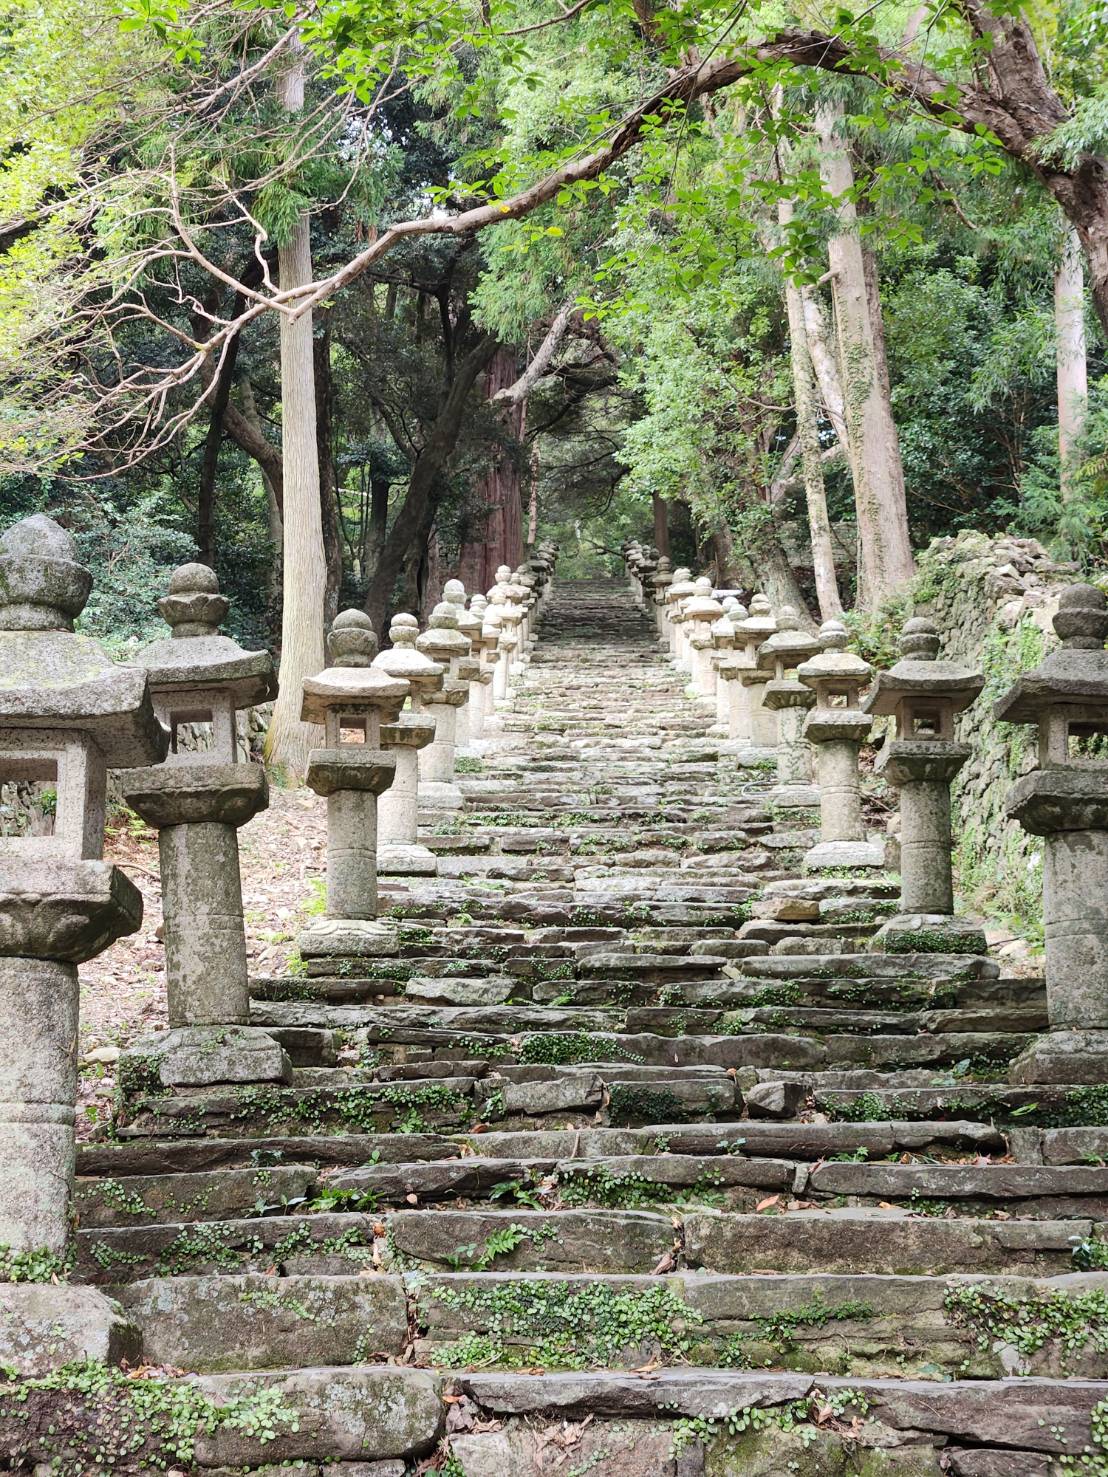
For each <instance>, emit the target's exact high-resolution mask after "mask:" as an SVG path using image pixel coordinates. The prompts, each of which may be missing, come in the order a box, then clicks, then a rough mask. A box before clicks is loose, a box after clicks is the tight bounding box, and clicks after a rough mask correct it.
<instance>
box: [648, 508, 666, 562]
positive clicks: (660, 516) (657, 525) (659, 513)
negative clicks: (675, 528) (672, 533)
mask: <svg viewBox="0 0 1108 1477" xmlns="http://www.w3.org/2000/svg"><path fill="white" fill-rule="evenodd" d="M651 504H652V507H653V512H654V547H655V548H656V549H657V550H658V553H659V554H664V555H665V556H666V558H667V559H668V558H669V509H668V508H667V507H666V500H665V498H664V497H659V496H658V494H657V493H656V492H655V493H652V494H651Z"/></svg>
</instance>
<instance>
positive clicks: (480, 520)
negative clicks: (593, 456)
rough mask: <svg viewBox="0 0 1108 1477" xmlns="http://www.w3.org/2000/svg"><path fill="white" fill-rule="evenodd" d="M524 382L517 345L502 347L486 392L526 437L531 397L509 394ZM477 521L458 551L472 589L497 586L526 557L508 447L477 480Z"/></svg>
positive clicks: (515, 432)
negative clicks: (505, 567)
mask: <svg viewBox="0 0 1108 1477" xmlns="http://www.w3.org/2000/svg"><path fill="white" fill-rule="evenodd" d="M518 382H519V362H518V359H517V356H516V354H515V352H514V350H512V349H506V348H498V349H497V350H496V353H495V354H494V355H493V357H492V362H491V363H490V364H489V367H488V373H487V374H486V375H485V394H486V396H487V397H488V399H489V400H490V401H491V402H492V403H493V404H494V405H497V406H498V407H499V409H500V414H501V416H502V417H503V419H504V423H505V426H506V429H507V430H508V432H509V434H510V435H511V436H513V437H514V438H515V439H516V440H517V441H518V440H520V439H522V435H523V426H524V418H525V416H526V403H527V402H526V399H514V398H508V397H509V396H510V395H511V392H512V389H513V387H514V386H515V385H516V384H517V383H518ZM476 493H477V502H478V508H477V512H476V522H475V526H474V527H473V530H472V535H471V536H470V537H467V538H466V540H465V541H464V543H463V544H462V547H461V550H460V552H459V555H458V578H459V579H461V580H462V581H463V582H464V584H465V587H466V589H467V590H479V591H486V590H489V589H491V587H492V584H493V581H494V579H495V578H496V570H497V567H498V566H499V565H501V564H510V565H511V566H512V568H513V569H514V568H515V567H516V565H517V564H518V563H519V561H520V559H521V558H522V557H523V540H522V526H521V524H522V508H521V502H520V499H521V496H522V490H521V486H520V476H519V469H518V468H517V467H516V465H515V464H514V462H513V461H512V460H511V459H510V457H509V456H508V454H507V452H506V451H505V452H502V453H500V454H499V455H498V456H497V458H496V460H495V461H494V462H493V464H492V465H491V466H490V467H489V468H488V470H487V471H486V472H485V473H484V475H483V476H482V477H481V479H480V481H479V482H478V484H477V489H476Z"/></svg>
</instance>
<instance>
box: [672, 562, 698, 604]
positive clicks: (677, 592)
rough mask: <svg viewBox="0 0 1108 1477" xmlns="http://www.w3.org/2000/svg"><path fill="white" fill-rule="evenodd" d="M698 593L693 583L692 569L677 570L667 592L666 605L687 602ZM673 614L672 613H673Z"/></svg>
mask: <svg viewBox="0 0 1108 1477" xmlns="http://www.w3.org/2000/svg"><path fill="white" fill-rule="evenodd" d="M695 593H696V585H695V584H694V583H693V578H692V570H691V569H684V568H681V569H675V570H674V571H673V579H672V580H671V581H670V583H669V587H668V588H667V590H666V604H667V605H676V604H677V602H678V601H680V600H685V599H687V598H688V596H690V595H694V594H695ZM671 613H672V612H671Z"/></svg>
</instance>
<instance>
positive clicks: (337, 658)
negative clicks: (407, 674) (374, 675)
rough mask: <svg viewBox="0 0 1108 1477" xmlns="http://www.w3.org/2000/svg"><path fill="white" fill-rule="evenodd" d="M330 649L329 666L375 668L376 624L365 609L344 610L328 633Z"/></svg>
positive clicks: (328, 651) (328, 655) (328, 653)
mask: <svg viewBox="0 0 1108 1477" xmlns="http://www.w3.org/2000/svg"><path fill="white" fill-rule="evenodd" d="M412 639H413V640H414V639H415V637H414V636H413V638H412ZM326 646H327V664H328V666H331V667H368V666H371V665H372V663H373V658H374V657H375V656H376V655H377V633H376V631H374V629H373V622H372V621H371V620H370V618H369V616H368V615H366V613H365V611H364V610H340V611H339V613H338V615H337V616H335V619H334V620H333V621H332V622H331V629H330V630H329V631H328V632H327V642H326Z"/></svg>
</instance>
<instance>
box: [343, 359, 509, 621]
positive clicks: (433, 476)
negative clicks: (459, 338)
mask: <svg viewBox="0 0 1108 1477" xmlns="http://www.w3.org/2000/svg"><path fill="white" fill-rule="evenodd" d="M496 348H497V344H496V339H495V337H494V336H493V335H492V334H484V335H482V337H481V338H480V339H479V340H478V342H477V344H476V345H475V346H474V348H472V349H471V350H470V351H469V353H468V354H466V355H465V357H464V358H463V359H462V360H461V362H460V363H459V364H458V366H457V368H456V369H455V372H454V379H453V382H452V383H451V385H450V388H449V390H448V391H447V393H446V397H445V399H444V400H443V403H442V406H441V408H440V410H439V413H438V416H437V417H436V419H435V423H434V425H433V426H432V427H431V430H430V432H429V433H428V435H427V439H426V441H425V442H424V444H423V446H422V448H421V450H420V452H419V455H418V456H417V457H416V459H415V463H414V465H413V467H412V472H411V476H410V478H409V479H408V490H407V492H406V493H405V495H404V501H403V503H402V504H401V505H400V508H399V510H398V512H397V514H396V517H395V518H394V519H393V524H392V527H391V528H390V529H389V531H388V535H387V537H386V538H385V542H384V545H383V547H382V549H381V554H380V558H379V559H378V561H377V567H376V569H375V570H374V571H373V578H372V579H371V580H370V582H369V589H368V590H367V592H366V599H365V608H366V613H367V614H368V615H369V618H370V620H371V621H372V622H373V624H374V627H375V628H376V629H377V630H381V629H382V627H383V625H384V621H385V617H386V615H387V614H388V613H389V611H390V607H391V602H392V599H393V594H394V591H395V589H396V586H397V581H398V580H399V579H400V577H401V574H402V573H403V574H406V577H407V578H408V584H407V585H406V587H405V592H404V593H405V595H406V596H409V597H410V594H411V590H412V589H413V588H414V586H413V584H412V579H413V578H416V579H417V578H418V570H419V566H420V564H421V562H422V560H423V558H424V556H425V553H426V546H427V540H428V538H429V537H430V532H431V529H432V527H433V526H434V521H435V504H436V485H437V483H438V478H439V474H440V473H441V472H442V470H443V468H444V467H445V466H446V463H447V462H448V460H449V459H450V457H451V455H452V454H453V451H454V447H455V445H456V444H457V440H458V433H459V431H460V430H461V425H462V417H463V415H464V413H465V408H466V402H467V400H468V398H469V393H470V391H471V390H472V389H473V386H474V385H475V384H476V382H477V380H478V378H479V377H480V375H481V374H482V373H483V371H484V370H485V368H486V367H487V366H488V364H489V361H490V360H491V359H492V357H493V355H494V354H495V353H496ZM413 570H414V571H415V574H414V575H413Z"/></svg>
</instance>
